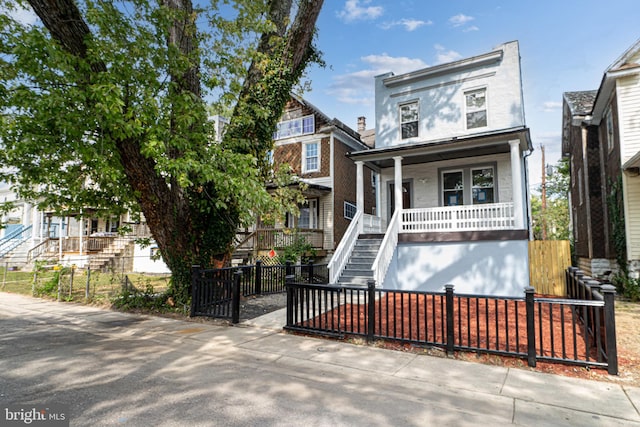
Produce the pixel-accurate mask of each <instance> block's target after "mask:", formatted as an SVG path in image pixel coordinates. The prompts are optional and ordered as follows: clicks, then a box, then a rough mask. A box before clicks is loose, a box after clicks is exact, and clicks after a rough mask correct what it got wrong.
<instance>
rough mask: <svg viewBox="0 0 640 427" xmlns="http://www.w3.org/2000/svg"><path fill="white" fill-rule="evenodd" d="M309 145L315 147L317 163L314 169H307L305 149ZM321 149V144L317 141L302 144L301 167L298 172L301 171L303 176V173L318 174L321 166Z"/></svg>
mask: <svg viewBox="0 0 640 427" xmlns="http://www.w3.org/2000/svg"><path fill="white" fill-rule="evenodd" d="M311 144H315V145H316V146H317V153H316V156H315V157H317V159H318V161H317V164H316V167H315V168H314V169H307V147H308V146H309V145H311ZM321 147H322V143H321V141H319V140H315V141H309V142H303V143H302V155H301V157H302V166H301V168H300V170H301V171H302V173H303V174H305V173H311V172H319V171H320V169H321V167H322V165H321V162H320V160H321V158H322V156H321Z"/></svg>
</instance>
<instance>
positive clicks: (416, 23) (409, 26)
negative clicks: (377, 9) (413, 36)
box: [381, 19, 433, 32]
mask: <svg viewBox="0 0 640 427" xmlns="http://www.w3.org/2000/svg"><path fill="white" fill-rule="evenodd" d="M432 24H433V21H421V20H418V19H401V20H399V21H391V22H385V23H384V24H382V25H381V27H382V29H384V30H388V29H390V28H393V27H397V26H399V25H402V26H404V29H405V30H407V31H409V32H411V31H415V30H417V29H418V28H420V27H422V26H423V25H432Z"/></svg>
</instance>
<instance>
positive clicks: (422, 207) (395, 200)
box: [330, 129, 532, 285]
mask: <svg viewBox="0 0 640 427" xmlns="http://www.w3.org/2000/svg"><path fill="white" fill-rule="evenodd" d="M531 148H532V147H531V142H530V140H529V133H528V130H527V129H518V130H510V131H505V132H501V133H498V134H496V133H492V134H491V135H480V136H474V137H465V138H457V139H456V138H454V139H449V140H443V141H433V142H430V143H424V144H415V145H405V146H396V147H387V148H380V149H374V150H369V151H366V152H356V153H351V154H350V157H351V158H352V159H353V160H354V161H355V163H356V165H357V182H356V184H357V196H358V197H357V200H356V204H357V207H358V212H359V213H360V212H361V210H362V209H361V206H362V196H361V195H362V194H363V188H364V185H363V184H364V180H365V179H367V177H365V176H364V175H363V170H364V165H365V164H366V165H367V166H369V167H370V168H372V169H374V170H375V171H376V176H375V177H372V179H373V180H375V181H376V183H377V184H378V185H377V192H378V194H377V197H378V204H377V206H379V209H378V216H379V219H380V220H379V224H380V228H379V229H378V230H369V231H368V232H369V233H374V232H377V233H380V234H381V235H384V238H383V240H382V243H381V245H380V248H379V250H378V253H377V256H376V259H375V261H374V262H373V265H372V267H371V269H372V270H373V279H374V280H375V281H376V283H377V284H379V285H380V284H382V283H384V281H385V278H386V275H387V271H388V270H389V266H390V264H391V263H392V260H393V259H394V256H397V247H398V244H399V243H400V244H402V245H403V246H407V245H423V244H426V245H428V246H431V247H433V246H435V245H439V244H442V243H443V242H450V244H454V243H455V244H458V245H465V244H467V243H472V242H474V241H477V240H481V241H484V242H487V241H506V240H513V241H524V242H526V240H527V239H528V235H529V233H528V230H529V219H528V202H527V200H528V191H527V178H526V155H525V154H527V155H528V153H529V152H530V151H531ZM396 183H402V185H396ZM366 217H368V215H365V214H364V212H362V214H361V215H360V216H358V217H357V219H358V220H359V221H363V222H364V220H365V219H366ZM354 222H355V221H354ZM352 226H353V230H352V233H347V234H346V235H345V238H344V239H343V242H341V245H340V247H339V248H338V250H336V254H335V255H334V259H332V262H331V264H330V270H331V269H332V268H333V271H332V272H331V273H330V275H331V277H332V278H333V280H334V282H333V283H337V281H338V280H339V277H340V274H341V271H342V269H343V268H344V265H346V263H347V262H348V259H349V256H350V255H348V254H350V253H351V251H352V248H353V246H354V245H355V241H356V240H357V239H358V236H359V235H362V234H363V233H365V231H364V227H363V225H360V224H357V223H354V224H352ZM348 239H351V240H348ZM465 242H466V243H465ZM503 245H504V244H503ZM340 251H342V253H340ZM416 253H417V252H416ZM418 261H420V262H421V260H418ZM461 262H462V264H463V263H464V260H461ZM462 264H460V266H459V268H460V269H461V270H463V269H465V268H466V267H465V266H464V265H462Z"/></svg>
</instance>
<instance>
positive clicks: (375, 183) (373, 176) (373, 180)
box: [371, 171, 378, 191]
mask: <svg viewBox="0 0 640 427" xmlns="http://www.w3.org/2000/svg"><path fill="white" fill-rule="evenodd" d="M377 186H378V181H377V178H376V173H375V172H374V171H371V188H372V189H373V191H376V187H377Z"/></svg>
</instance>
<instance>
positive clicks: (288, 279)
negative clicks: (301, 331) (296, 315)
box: [284, 276, 293, 326]
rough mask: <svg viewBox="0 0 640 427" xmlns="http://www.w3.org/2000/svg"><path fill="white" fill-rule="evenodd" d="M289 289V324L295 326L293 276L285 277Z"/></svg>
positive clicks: (286, 286)
mask: <svg viewBox="0 0 640 427" xmlns="http://www.w3.org/2000/svg"><path fill="white" fill-rule="evenodd" d="M284 282H285V288H286V289H287V326H293V276H286V277H285V279H284Z"/></svg>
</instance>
